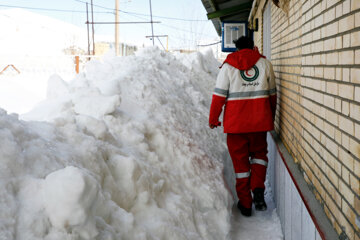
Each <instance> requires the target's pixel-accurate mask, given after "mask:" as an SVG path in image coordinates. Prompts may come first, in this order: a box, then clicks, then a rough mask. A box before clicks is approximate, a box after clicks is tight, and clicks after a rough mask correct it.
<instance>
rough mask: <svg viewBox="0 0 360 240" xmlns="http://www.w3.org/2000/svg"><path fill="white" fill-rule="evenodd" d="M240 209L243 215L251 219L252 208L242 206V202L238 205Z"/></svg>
mask: <svg viewBox="0 0 360 240" xmlns="http://www.w3.org/2000/svg"><path fill="white" fill-rule="evenodd" d="M237 207H238V209H239V210H240V212H241V214H242V215H244V216H246V217H250V216H251V208H246V207H244V206H243V205H241V203H240V201H239V202H238V204H237Z"/></svg>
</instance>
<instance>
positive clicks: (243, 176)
mask: <svg viewBox="0 0 360 240" xmlns="http://www.w3.org/2000/svg"><path fill="white" fill-rule="evenodd" d="M235 175H236V178H237V179H240V178H248V177H250V172H243V173H235Z"/></svg>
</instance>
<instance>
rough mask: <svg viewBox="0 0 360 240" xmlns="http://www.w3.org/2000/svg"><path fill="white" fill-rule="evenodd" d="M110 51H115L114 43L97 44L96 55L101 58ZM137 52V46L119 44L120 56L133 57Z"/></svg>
mask: <svg viewBox="0 0 360 240" xmlns="http://www.w3.org/2000/svg"><path fill="white" fill-rule="evenodd" d="M109 50H113V51H115V44H114V43H113V42H96V43H95V55H97V56H101V55H104V54H105V53H107V52H108V51H109ZM136 51H137V46H131V45H127V44H125V43H120V44H119V56H128V55H133V54H134V52H136Z"/></svg>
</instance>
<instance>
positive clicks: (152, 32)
mask: <svg viewBox="0 0 360 240" xmlns="http://www.w3.org/2000/svg"><path fill="white" fill-rule="evenodd" d="M149 3H150V17H151V35H152V36H153V37H152V41H153V46H154V45H155V41H154V28H153V19H152V10H151V0H149Z"/></svg>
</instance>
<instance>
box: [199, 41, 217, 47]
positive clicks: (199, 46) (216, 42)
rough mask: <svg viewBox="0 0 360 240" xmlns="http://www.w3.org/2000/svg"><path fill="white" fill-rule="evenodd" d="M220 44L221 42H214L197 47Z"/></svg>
mask: <svg viewBox="0 0 360 240" xmlns="http://www.w3.org/2000/svg"><path fill="white" fill-rule="evenodd" d="M219 43H221V41H219V42H214V43H209V44H204V45H197V46H198V47H207V46H212V45H216V44H219Z"/></svg>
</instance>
